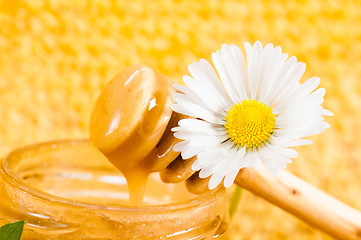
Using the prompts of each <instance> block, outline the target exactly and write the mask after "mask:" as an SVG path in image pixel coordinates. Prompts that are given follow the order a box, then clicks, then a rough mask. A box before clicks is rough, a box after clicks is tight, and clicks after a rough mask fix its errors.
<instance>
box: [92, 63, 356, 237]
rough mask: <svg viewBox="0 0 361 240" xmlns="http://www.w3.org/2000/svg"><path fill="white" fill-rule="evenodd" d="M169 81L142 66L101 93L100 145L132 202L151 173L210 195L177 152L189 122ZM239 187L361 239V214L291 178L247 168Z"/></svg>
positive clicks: (96, 131)
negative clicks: (176, 109) (178, 135)
mask: <svg viewBox="0 0 361 240" xmlns="http://www.w3.org/2000/svg"><path fill="white" fill-rule="evenodd" d="M173 92H174V90H173V88H172V87H171V83H170V81H169V79H168V78H167V77H165V76H163V75H160V74H155V73H154V72H153V71H152V70H151V69H150V68H148V67H146V66H143V65H139V66H133V67H130V68H128V69H126V70H125V71H124V72H122V73H121V74H119V75H117V76H116V77H115V78H114V79H113V80H112V81H111V82H110V83H109V84H108V85H107V86H106V88H105V89H104V90H103V92H102V93H101V95H100V97H99V99H98V101H97V103H96V105H95V107H94V110H93V112H92V115H91V119H90V138H91V140H92V142H93V143H94V145H95V146H96V147H97V148H98V149H99V150H100V151H101V152H103V154H104V155H105V156H106V157H107V158H108V159H109V160H110V161H111V162H112V163H113V164H114V165H115V166H116V167H117V168H118V169H119V170H120V171H121V172H122V173H123V174H124V176H125V177H126V179H127V181H128V186H129V189H130V198H131V200H132V201H133V202H135V203H136V204H140V203H141V199H142V194H143V191H144V185H145V182H146V179H147V177H148V175H149V174H150V173H151V172H161V177H162V180H163V181H165V182H181V181H186V184H187V187H188V189H189V190H190V191H192V192H194V193H202V192H204V191H208V180H209V179H207V178H205V179H201V178H199V177H198V173H197V172H196V173H194V171H193V170H192V168H191V165H192V163H193V161H194V160H195V159H194V158H191V159H187V160H183V159H182V158H181V157H180V156H179V155H178V153H177V152H174V151H173V150H172V148H173V146H174V145H175V143H177V142H178V140H177V139H175V137H173V133H172V132H171V128H172V127H175V126H177V124H178V121H179V120H180V119H181V118H182V117H183V116H182V115H179V114H177V113H172V111H171V110H170V108H169V106H170V104H171V103H172V101H171V97H170V95H171V94H172V93H173ZM235 183H236V184H237V185H239V186H241V187H243V188H245V189H247V190H248V191H250V192H252V193H254V194H256V195H258V196H260V197H262V198H264V199H265V200H267V201H269V202H271V203H273V204H274V205H276V206H278V207H280V208H282V209H284V210H286V211H288V212H290V213H291V214H293V215H294V216H296V217H298V218H300V219H302V220H304V221H305V222H306V223H308V224H310V225H312V226H314V227H317V228H319V229H320V230H322V231H324V232H326V233H328V234H329V235H331V236H333V237H335V238H337V239H361V213H360V212H358V211H357V210H355V209H353V208H351V207H349V206H347V205H346V204H344V203H342V202H340V201H339V200H336V199H335V198H333V197H331V196H329V195H327V194H326V193H324V192H322V191H321V190H319V189H317V188H315V187H313V186H311V185H310V184H308V183H306V182H304V181H303V180H301V179H299V178H297V177H295V176H293V175H292V174H290V173H287V172H285V171H281V172H280V173H279V174H278V175H277V176H273V175H271V174H269V173H268V172H266V171H264V170H262V169H257V170H255V169H251V168H243V169H241V170H240V171H239V173H238V175H237V177H236V180H235Z"/></svg>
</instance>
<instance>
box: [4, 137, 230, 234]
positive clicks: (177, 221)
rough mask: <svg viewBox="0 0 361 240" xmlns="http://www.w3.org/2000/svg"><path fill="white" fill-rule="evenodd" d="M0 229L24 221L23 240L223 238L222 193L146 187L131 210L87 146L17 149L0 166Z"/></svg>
mask: <svg viewBox="0 0 361 240" xmlns="http://www.w3.org/2000/svg"><path fill="white" fill-rule="evenodd" d="M0 200H1V203H0V225H3V224H6V223H9V222H14V221H18V220H26V221H27V222H26V225H25V229H24V232H23V237H22V239H24V240H27V239H57V240H61V239H99V240H100V239H213V238H218V237H219V238H221V237H222V236H224V233H225V231H226V230H227V226H228V224H227V213H226V208H225V191H224V189H223V188H219V189H218V190H215V191H210V192H208V193H206V194H203V195H193V194H191V193H189V192H188V191H187V190H186V188H185V187H184V183H179V184H165V183H163V182H161V181H160V179H159V176H158V175H157V174H152V175H151V176H150V177H149V180H148V182H147V187H146V192H145V197H144V204H143V205H141V206H132V205H130V204H129V202H128V189H127V184H126V180H125V178H124V177H123V176H122V175H121V173H120V172H119V171H118V170H117V169H116V168H115V167H114V166H113V165H112V164H111V163H109V161H108V160H107V159H106V158H105V157H104V156H103V155H102V154H101V153H100V152H99V151H98V150H97V149H96V148H95V147H93V145H92V144H91V143H90V141H88V140H67V141H56V142H49V143H43V144H38V145H33V146H29V147H24V148H21V149H17V150H15V151H13V152H12V153H10V154H9V155H7V156H6V157H5V158H3V159H2V163H1V170H0Z"/></svg>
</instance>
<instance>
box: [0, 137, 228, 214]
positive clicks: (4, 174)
mask: <svg viewBox="0 0 361 240" xmlns="http://www.w3.org/2000/svg"><path fill="white" fill-rule="evenodd" d="M86 143H90V140H88V139H70V140H56V141H49V142H42V143H37V144H32V145H28V146H24V147H20V148H17V149H15V150H13V151H11V152H10V153H9V154H7V155H6V156H5V157H4V158H2V160H1V169H0V176H1V178H2V180H3V181H6V182H7V183H8V184H10V185H12V186H13V187H15V188H18V189H21V190H22V191H24V192H26V193H27V194H29V195H31V196H32V197H35V198H38V199H41V200H44V201H50V202H52V203H57V204H63V205H67V206H74V207H86V208H89V209H99V210H110V211H122V212H126V211H129V212H142V213H144V212H163V211H179V210H183V209H191V208H194V207H201V206H205V205H208V204H211V203H212V202H214V201H216V200H217V199H218V198H219V197H221V196H222V195H223V194H224V193H225V189H224V188H223V187H220V188H218V189H217V190H212V191H209V192H207V193H204V194H201V195H198V196H196V197H194V198H192V199H190V200H186V201H181V202H177V203H170V204H161V205H145V206H128V205H112V204H97V203H88V202H83V201H78V200H72V199H68V198H64V197H60V196H55V195H52V194H50V193H47V192H43V191H41V190H39V189H36V188H34V187H32V186H30V185H29V184H27V183H25V182H24V181H22V180H21V179H20V178H19V177H17V176H16V174H15V172H13V171H12V170H11V168H10V166H9V162H10V161H11V159H12V158H13V157H14V156H16V155H18V154H21V153H24V152H26V151H29V150H32V149H36V148H40V147H46V146H48V147H53V146H54V145H57V144H62V145H63V144H70V145H76V144H86Z"/></svg>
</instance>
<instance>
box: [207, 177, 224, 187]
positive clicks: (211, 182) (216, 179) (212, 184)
mask: <svg viewBox="0 0 361 240" xmlns="http://www.w3.org/2000/svg"><path fill="white" fill-rule="evenodd" d="M223 177H224V176H222V175H219V174H213V175H212V177H211V179H210V180H209V183H208V188H209V189H210V190H212V189H215V188H216V187H217V186H218V185H219V184H220V183H221V182H222V180H223Z"/></svg>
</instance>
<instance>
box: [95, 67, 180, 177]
mask: <svg viewBox="0 0 361 240" xmlns="http://www.w3.org/2000/svg"><path fill="white" fill-rule="evenodd" d="M173 91H174V90H173V88H172V86H171V82H170V81H169V79H168V78H167V77H165V76H163V75H160V74H156V73H154V72H153V70H152V69H150V68H149V67H147V66H144V65H136V66H131V67H129V68H127V69H125V70H124V71H123V72H121V73H120V74H118V75H117V76H115V77H114V78H113V79H112V80H111V81H110V82H109V83H108V85H107V86H106V87H105V88H104V90H103V91H102V92H101V94H100V96H99V98H98V100H97V102H96V104H95V106H94V108H93V111H92V114H91V117H90V124H89V133H90V139H91V141H92V142H93V144H94V145H95V146H96V147H97V148H98V149H99V150H100V151H101V152H103V153H104V154H105V155H106V156H107V158H108V159H109V160H110V161H111V162H112V163H113V164H114V165H115V166H116V167H117V168H118V169H120V170H121V171H122V172H123V173H124V169H128V168H139V167H141V166H144V165H145V164H144V163H143V162H142V161H143V160H144V159H145V158H146V156H147V155H149V154H150V153H151V152H152V150H153V149H154V148H155V147H156V146H157V144H158V142H159V140H160V139H161V137H162V135H163V134H164V132H165V130H166V128H167V125H168V122H169V120H170V117H171V115H172V110H171V109H170V105H171V103H172V100H171V96H170V95H171V93H173Z"/></svg>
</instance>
